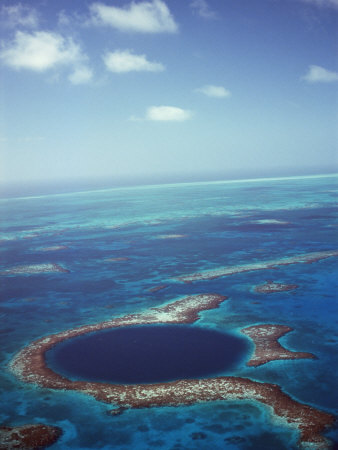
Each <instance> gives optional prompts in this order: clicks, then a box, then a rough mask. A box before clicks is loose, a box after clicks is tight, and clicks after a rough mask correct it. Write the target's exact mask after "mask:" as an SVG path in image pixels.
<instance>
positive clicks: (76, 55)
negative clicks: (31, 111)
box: [0, 31, 92, 84]
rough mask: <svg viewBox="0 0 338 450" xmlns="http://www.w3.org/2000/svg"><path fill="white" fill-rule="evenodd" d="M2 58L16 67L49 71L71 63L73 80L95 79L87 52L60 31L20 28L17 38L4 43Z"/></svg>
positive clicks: (80, 82)
mask: <svg viewBox="0 0 338 450" xmlns="http://www.w3.org/2000/svg"><path fill="white" fill-rule="evenodd" d="M0 60H2V62H3V63H4V64H5V65H7V66H8V67H11V68H13V69H17V70H19V69H27V70H32V71H35V72H45V71H47V70H50V69H53V68H58V67H60V66H68V67H71V68H72V70H73V72H72V74H71V75H70V76H69V80H70V81H71V82H72V83H73V84H83V83H86V82H88V81H90V80H91V78H92V72H91V70H90V69H89V68H88V67H87V66H86V64H85V62H86V60H87V57H86V55H84V54H83V52H82V50H81V48H80V46H79V45H78V44H76V43H75V42H74V41H73V39H72V38H64V37H63V36H61V35H60V34H58V33H51V32H47V31H36V32H33V33H26V32H23V31H17V32H16V34H15V38H14V39H13V40H12V41H10V42H7V43H2V47H1V49H0Z"/></svg>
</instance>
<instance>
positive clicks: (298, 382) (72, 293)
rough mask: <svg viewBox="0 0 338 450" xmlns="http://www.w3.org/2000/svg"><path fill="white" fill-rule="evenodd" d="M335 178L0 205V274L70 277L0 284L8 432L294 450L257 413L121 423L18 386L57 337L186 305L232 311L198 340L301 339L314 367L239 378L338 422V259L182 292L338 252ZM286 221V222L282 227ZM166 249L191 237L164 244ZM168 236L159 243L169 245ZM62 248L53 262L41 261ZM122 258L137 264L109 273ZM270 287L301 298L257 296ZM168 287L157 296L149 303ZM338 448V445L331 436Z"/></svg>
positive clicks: (204, 410)
mask: <svg viewBox="0 0 338 450" xmlns="http://www.w3.org/2000/svg"><path fill="white" fill-rule="evenodd" d="M337 193H338V191H337V178H334V177H329V178H305V179H286V180H275V181H256V182H240V183H210V184H189V185H171V186H159V187H152V188H146V187H143V188H130V189H116V190H114V189H113V190H106V191H104V192H88V193H81V194H76V193H74V194H62V195H54V196H53V195H51V196H45V197H43V196H42V197H40V198H26V199H10V200H2V201H0V209H1V212H0V215H1V217H2V218H3V219H2V226H1V237H2V239H5V240H3V241H1V244H0V263H1V270H5V269H7V268H8V267H12V266H15V265H24V264H43V263H56V264H60V265H62V266H63V267H65V268H67V269H68V270H70V273H69V274H68V273H49V274H47V273H45V274H40V275H20V276H19V275H16V276H6V277H3V279H2V284H1V303H0V314H1V319H2V323H3V327H2V332H1V334H0V339H1V358H2V369H3V370H2V373H1V404H2V410H1V412H0V418H1V422H2V423H4V424H8V425H19V424H24V423H27V422H32V423H34V422H44V423H48V424H50V425H58V426H60V427H61V428H62V429H63V431H64V434H63V436H62V438H61V439H60V440H59V441H58V443H56V444H55V445H54V446H53V448H55V449H87V448H88V449H89V448H90V449H97V448H104V449H111V448H119V449H127V448H130V447H131V446H133V448H140V449H147V448H149V447H158V448H163V449H172V448H198V449H203V448H210V447H215V448H229V449H236V448H240V449H261V448H269V449H271V448H275V449H286V448H296V441H297V435H296V433H295V432H294V431H293V430H291V429H290V428H288V427H286V426H285V425H283V424H282V423H275V422H274V423H272V422H271V418H270V416H269V412H268V410H267V409H266V408H263V407H261V406H260V405H258V404H257V403H255V402H243V403H242V402H237V403H236V402H232V403H230V402H229V403H228V402H215V403H212V402H211V403H208V404H197V405H194V406H191V407H179V408H166V407H165V408H154V409H149V410H139V411H125V412H124V413H123V414H122V415H121V416H117V417H112V416H110V415H109V414H106V413H107V412H108V411H109V409H110V407H109V406H107V405H104V404H101V403H99V402H96V401H95V400H93V399H91V398H88V397H87V396H85V395H80V394H76V393H71V392H56V391H53V390H47V389H39V388H36V387H34V386H33V385H27V384H22V383H21V382H18V380H17V379H16V378H15V377H14V376H13V375H12V374H10V373H9V372H8V371H7V370H6V367H7V363H8V362H9V361H10V359H11V358H12V357H13V355H14V354H15V353H16V352H17V351H18V350H20V349H21V348H22V347H23V346H25V345H27V344H28V343H30V342H31V341H33V340H34V339H37V338H39V337H41V336H45V335H48V334H50V333H52V332H55V333H56V332H60V331H63V330H67V329H71V328H74V327H75V326H79V325H83V324H87V323H97V322H100V321H102V320H109V319H110V318H111V317H116V316H121V315H124V314H132V313H135V312H140V311H142V310H143V309H145V308H149V307H156V306H159V305H162V304H163V303H166V302H168V301H171V300H172V299H174V298H177V297H179V296H181V295H185V294H196V293H202V292H216V293H219V294H221V295H226V296H228V297H229V300H227V301H226V302H224V303H223V304H222V305H221V307H220V308H218V309H216V310H210V311H207V312H204V313H203V314H202V315H201V319H200V320H199V321H198V322H197V324H198V327H202V328H205V329H210V330H217V331H220V332H231V333H236V332H238V331H239V329H241V328H243V327H246V326H250V325H254V324H261V323H278V324H282V325H288V326H291V327H292V328H294V332H292V333H289V335H287V336H285V337H284V338H282V342H283V344H284V345H286V346H287V348H289V349H290V350H295V351H305V352H311V353H314V354H315V355H316V356H317V358H318V359H316V360H311V361H310V360H298V361H283V362H281V361H275V362H271V363H268V364H266V365H264V366H261V367H258V368H249V367H247V366H245V361H241V362H240V363H239V364H238V365H237V366H235V367H234V368H233V369H232V371H231V372H232V373H231V374H233V375H236V376H243V377H249V378H252V379H255V380H258V381H263V382H270V383H277V384H279V385H280V386H281V387H282V388H283V390H285V391H286V392H287V393H289V394H290V395H292V396H294V397H295V398H296V399H298V400H300V401H302V402H306V403H308V404H311V405H313V406H315V407H316V408H319V409H324V410H326V411H328V412H331V413H333V414H336V415H338V411H337V405H338V398H337V391H336V385H337V374H336V369H335V368H336V367H337V366H338V360H337V353H336V352H335V348H336V345H337V340H338V334H337V331H336V317H337V313H338V310H337V302H336V292H337V277H336V272H337V259H336V258H328V259H326V260H322V261H319V262H317V263H313V264H299V265H297V264H296V265H290V266H284V267H279V268H278V269H270V270H265V271H261V272H247V273H241V274H236V275H232V276H229V277H223V278H219V279H215V280H208V281H199V282H196V283H191V284H184V283H179V282H176V281H174V280H173V279H174V278H175V277H177V276H180V275H182V274H188V273H192V272H195V271H199V270H209V269H214V268H217V267H219V266H227V265H229V266H230V265H231V266H233V265H235V264H247V263H251V262H256V261H262V260H263V261H264V260H271V259H274V258H281V257H288V256H292V255H295V254H297V253H307V252H313V251H321V250H329V249H332V248H337V247H338V244H337V207H336V200H337ZM273 221H277V222H273ZM164 235H167V236H168V235H172V236H173V235H176V236H178V235H179V236H181V237H176V238H167V239H163V236H164ZM159 236H161V238H159ZM53 246H63V247H66V248H63V249H60V250H56V251H44V250H43V249H44V248H49V247H53ZM113 258H127V259H124V260H120V261H119V260H115V261H109V259H113ZM266 280H274V281H275V282H280V283H287V284H297V285H298V286H299V288H298V289H296V290H294V291H290V292H281V293H273V294H269V295H267V294H259V293H256V292H255V291H254V289H253V288H254V286H255V285H258V284H262V283H263V282H265V281H266ZM159 285H166V287H165V288H163V289H162V290H159V291H157V292H151V291H149V289H151V288H153V287H154V286H159ZM328 436H331V437H332V438H333V439H334V440H336V441H338V432H337V430H336V429H332V430H330V431H329V432H328Z"/></svg>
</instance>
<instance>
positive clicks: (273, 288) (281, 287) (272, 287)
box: [255, 280, 299, 294]
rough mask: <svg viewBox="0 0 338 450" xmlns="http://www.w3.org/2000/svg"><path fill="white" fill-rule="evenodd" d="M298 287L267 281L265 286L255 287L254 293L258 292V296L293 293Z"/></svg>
mask: <svg viewBox="0 0 338 450" xmlns="http://www.w3.org/2000/svg"><path fill="white" fill-rule="evenodd" d="M298 287H299V286H298V285H297V284H284V283H276V282H274V281H270V280H269V281H267V282H266V283H265V284H259V285H257V286H255V292H258V293H259V294H273V293H274V292H286V291H293V290H294V289H297V288H298Z"/></svg>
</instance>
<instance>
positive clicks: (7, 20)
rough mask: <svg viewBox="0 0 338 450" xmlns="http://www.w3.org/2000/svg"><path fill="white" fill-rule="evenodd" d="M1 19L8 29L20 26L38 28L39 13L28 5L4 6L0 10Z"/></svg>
mask: <svg viewBox="0 0 338 450" xmlns="http://www.w3.org/2000/svg"><path fill="white" fill-rule="evenodd" d="M0 18H1V22H2V24H3V25H5V26H6V27H8V28H15V27H18V26H21V27H27V28H36V27H37V26H38V24H39V18H38V13H37V11H36V10H35V9H34V8H31V7H29V6H28V5H22V4H21V3H18V4H16V5H10V6H7V5H4V6H3V7H2V8H1V9H0Z"/></svg>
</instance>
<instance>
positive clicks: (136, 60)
mask: <svg viewBox="0 0 338 450" xmlns="http://www.w3.org/2000/svg"><path fill="white" fill-rule="evenodd" d="M103 60H104V63H105V65H106V67H107V69H108V70H110V71H111V72H116V73H125V72H132V71H136V72H162V71H163V70H164V69H165V67H164V66H163V65H162V64H161V63H158V62H151V61H148V60H147V57H146V55H135V54H133V53H132V52H131V51H130V50H116V51H115V52H107V53H106V54H105V55H104V57H103Z"/></svg>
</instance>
